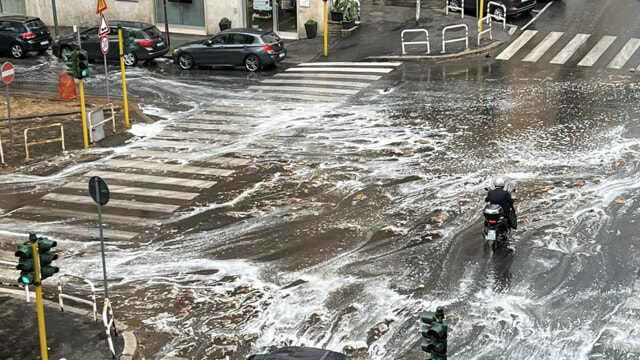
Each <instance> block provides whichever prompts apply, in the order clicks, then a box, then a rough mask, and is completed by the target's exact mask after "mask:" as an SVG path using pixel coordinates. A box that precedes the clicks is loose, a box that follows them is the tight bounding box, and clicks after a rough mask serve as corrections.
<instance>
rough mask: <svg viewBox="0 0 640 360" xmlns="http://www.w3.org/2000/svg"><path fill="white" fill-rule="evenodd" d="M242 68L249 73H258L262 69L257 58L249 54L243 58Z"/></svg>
mask: <svg viewBox="0 0 640 360" xmlns="http://www.w3.org/2000/svg"><path fill="white" fill-rule="evenodd" d="M244 67H245V68H246V69H247V70H249V71H250V72H254V71H258V70H260V68H262V61H260V58H259V57H258V56H256V55H253V54H251V55H249V56H247V57H246V58H244Z"/></svg>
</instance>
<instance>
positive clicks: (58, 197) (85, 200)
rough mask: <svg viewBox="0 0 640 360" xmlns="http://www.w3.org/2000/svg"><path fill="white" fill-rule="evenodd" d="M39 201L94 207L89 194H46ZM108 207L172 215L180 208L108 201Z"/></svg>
mask: <svg viewBox="0 0 640 360" xmlns="http://www.w3.org/2000/svg"><path fill="white" fill-rule="evenodd" d="M41 199H43V200H48V201H60V202H69V203H73V204H80V205H95V202H93V199H92V198H91V196H89V194H87V195H85V196H81V195H68V194H59V193H48V194H46V195H44V196H43V197H41ZM109 207H110V208H123V209H129V210H143V211H153V212H162V213H172V212H175V211H176V210H178V208H179V207H180V206H179V205H168V204H158V203H149V202H142V201H129V200H118V199H110V200H109Z"/></svg>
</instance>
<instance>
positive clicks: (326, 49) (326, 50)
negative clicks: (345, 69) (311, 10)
mask: <svg viewBox="0 0 640 360" xmlns="http://www.w3.org/2000/svg"><path fill="white" fill-rule="evenodd" d="M322 1H323V2H324V5H322V6H323V10H322V11H323V14H324V19H323V20H324V21H323V23H324V26H323V27H324V56H325V57H326V56H327V55H329V46H328V38H329V19H328V18H327V16H328V13H327V0H322Z"/></svg>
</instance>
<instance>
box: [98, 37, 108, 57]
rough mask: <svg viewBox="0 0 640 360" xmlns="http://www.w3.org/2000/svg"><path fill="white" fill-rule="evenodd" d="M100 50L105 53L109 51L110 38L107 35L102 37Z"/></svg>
mask: <svg viewBox="0 0 640 360" xmlns="http://www.w3.org/2000/svg"><path fill="white" fill-rule="evenodd" d="M100 51H102V53H103V54H105V55H107V54H108V53H109V38H108V37H106V36H102V37H100Z"/></svg>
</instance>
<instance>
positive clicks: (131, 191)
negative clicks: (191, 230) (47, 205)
mask: <svg viewBox="0 0 640 360" xmlns="http://www.w3.org/2000/svg"><path fill="white" fill-rule="evenodd" d="M63 188H65V189H77V190H87V184H85V183H79V182H71V183H68V184H65V185H64V186H63ZM109 191H111V192H112V193H119V194H127V195H140V196H150V197H159V198H166V199H178V200H193V199H194V198H195V197H197V196H198V195H200V194H199V193H192V192H184V191H172V190H162V189H147V188H140V187H134V186H122V185H109Z"/></svg>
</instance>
